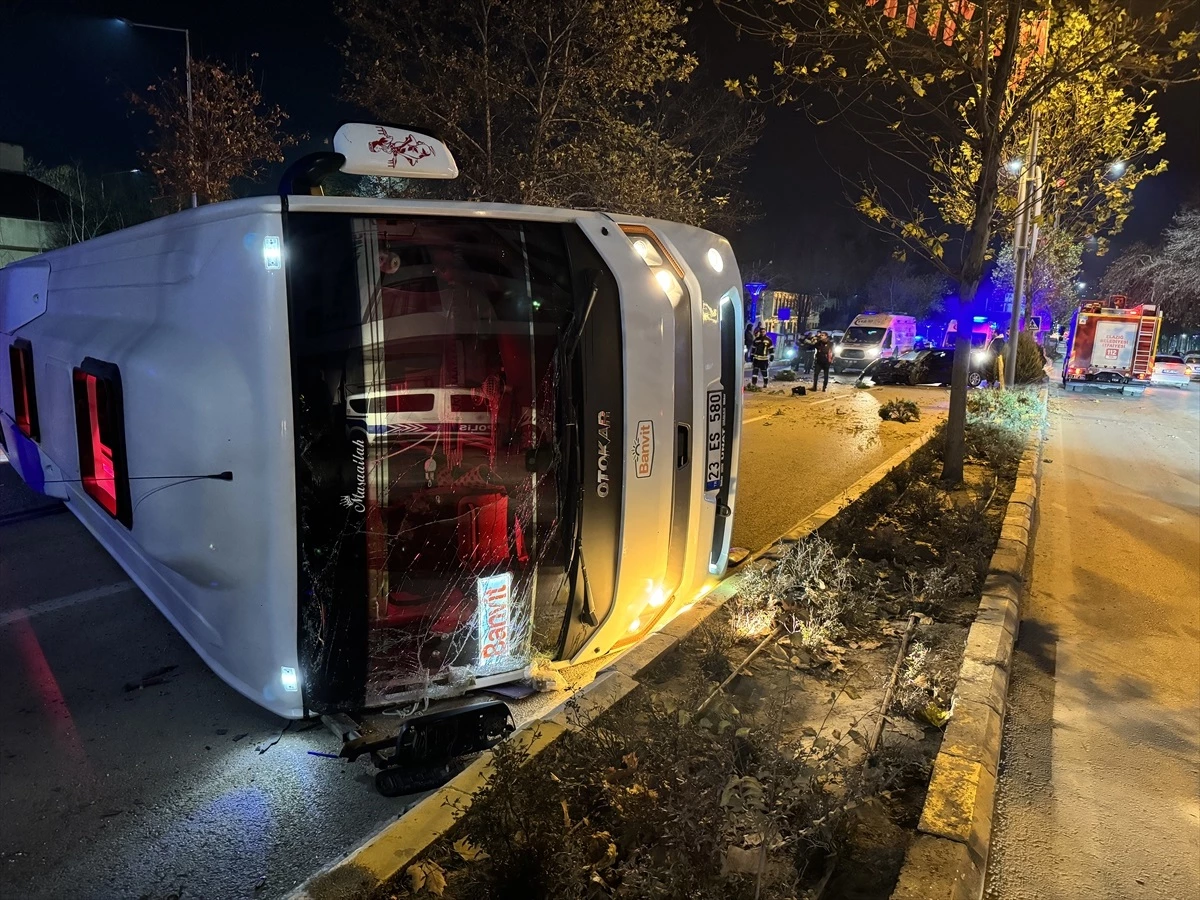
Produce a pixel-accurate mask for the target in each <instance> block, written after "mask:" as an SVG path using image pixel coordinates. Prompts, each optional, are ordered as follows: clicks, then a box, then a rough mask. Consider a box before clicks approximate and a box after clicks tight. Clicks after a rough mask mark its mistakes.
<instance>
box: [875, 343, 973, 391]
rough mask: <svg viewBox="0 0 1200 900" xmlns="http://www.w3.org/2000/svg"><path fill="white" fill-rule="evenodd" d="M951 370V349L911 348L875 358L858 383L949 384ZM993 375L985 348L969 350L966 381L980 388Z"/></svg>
mask: <svg viewBox="0 0 1200 900" xmlns="http://www.w3.org/2000/svg"><path fill="white" fill-rule="evenodd" d="M953 371H954V348H953V347H939V348H935V349H932V350H910V351H908V352H907V353H903V354H901V355H900V356H896V357H890V358H888V359H877V360H874V361H873V362H872V363H871V364H870V365H868V366H867V367H866V368H865V369H864V370H863V373H862V374H861V375H860V376H859V378H858V380H859V383H860V384H942V385H949V384H950V378H951V375H952V373H953ZM991 376H992V359H991V356H990V355H989V354H988V353H987V351H986V350H981V349H976V350H974V351H973V352H972V353H971V368H970V370H969V371H968V373H967V384H969V385H970V386H971V387H979V385H981V384H983V382H984V381H986V380H987V379H989V378H991Z"/></svg>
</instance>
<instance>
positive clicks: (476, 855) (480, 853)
mask: <svg viewBox="0 0 1200 900" xmlns="http://www.w3.org/2000/svg"><path fill="white" fill-rule="evenodd" d="M454 852H455V853H457V854H458V855H459V856H461V857H462V858H463V859H465V860H466V861H467V862H474V861H475V860H477V859H487V858H488V855H487V851H485V850H482V849H480V848H479V847H476V846H475V845H474V844H471V843H468V842H467V839H466V838H459V839H458V840H457V841H455V842H454Z"/></svg>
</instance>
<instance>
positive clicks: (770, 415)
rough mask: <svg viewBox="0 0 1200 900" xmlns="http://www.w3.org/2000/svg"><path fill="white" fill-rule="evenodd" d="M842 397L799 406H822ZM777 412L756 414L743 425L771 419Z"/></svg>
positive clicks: (743, 421) (814, 401)
mask: <svg viewBox="0 0 1200 900" xmlns="http://www.w3.org/2000/svg"><path fill="white" fill-rule="evenodd" d="M840 399H842V398H841V397H826V398H825V399H824V400H810V401H808V402H806V403H801V404H798V405H799V406H820V405H821V404H822V403H832V402H833V401H834V400H840ZM774 415H775V413H767V414H766V415H762V416H755V417H754V418H753V419H742V424H743V425H749V424H750V423H751V422H761V421H762V420H763V419H770V418H772V417H773V416H774Z"/></svg>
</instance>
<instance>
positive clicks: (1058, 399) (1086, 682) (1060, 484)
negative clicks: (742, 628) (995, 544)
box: [985, 385, 1200, 900]
mask: <svg viewBox="0 0 1200 900" xmlns="http://www.w3.org/2000/svg"><path fill="white" fill-rule="evenodd" d="M1051 397H1052V401H1051V417H1050V421H1051V435H1050V440H1049V441H1048V443H1047V444H1046V445H1045V448H1044V465H1043V470H1042V493H1041V503H1040V510H1041V513H1040V523H1039V526H1038V531H1037V539H1036V543H1035V553H1034V559H1033V571H1032V583H1031V587H1030V591H1029V595H1028V596H1027V597H1026V598H1025V600H1024V603H1023V609H1022V622H1021V630H1020V635H1019V639H1018V643H1017V653H1016V656H1015V658H1014V660H1013V669H1012V676H1011V681H1010V687H1009V714H1008V721H1007V723H1006V726H1005V728H1006V731H1005V738H1004V751H1003V756H1002V758H1001V765H1000V776H999V789H998V796H997V800H996V812H995V828H996V830H995V833H994V835H993V840H992V852H991V860H990V868H989V877H988V886H987V889H986V892H985V896H986V897H988V898H990V900H1105V898H1111V900H1127V898H1128V900H1139V898H1164V900H1165V898H1171V900H1184V898H1193V897H1197V896H1200V397H1198V396H1197V392H1196V391H1195V390H1190V391H1187V392H1177V393H1176V394H1175V395H1172V394H1169V393H1167V392H1165V391H1157V392H1156V391H1147V393H1146V395H1145V396H1144V398H1129V397H1120V396H1115V395H1114V396H1104V397H1099V398H1098V397H1096V396H1095V395H1093V394H1087V393H1081V394H1065V393H1064V392H1063V391H1061V390H1060V389H1058V388H1057V386H1056V385H1054V386H1052V388H1051Z"/></svg>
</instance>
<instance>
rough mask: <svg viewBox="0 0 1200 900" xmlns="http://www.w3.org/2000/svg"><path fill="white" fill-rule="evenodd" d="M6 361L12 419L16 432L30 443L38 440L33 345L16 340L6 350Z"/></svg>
mask: <svg viewBox="0 0 1200 900" xmlns="http://www.w3.org/2000/svg"><path fill="white" fill-rule="evenodd" d="M8 361H9V365H10V366H11V368H12V392H13V417H14V418H15V420H16V423H17V430H18V431H20V432H21V434H23V435H25V437H27V438H29V439H30V440H31V441H37V440H40V439H41V430H40V428H39V425H38V411H37V393H36V392H35V391H34V386H33V345H32V344H30V343H29V341H27V340H25V339H24V338H17V339H16V340H15V341H13V342H12V344H11V345H10V346H9V348H8Z"/></svg>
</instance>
